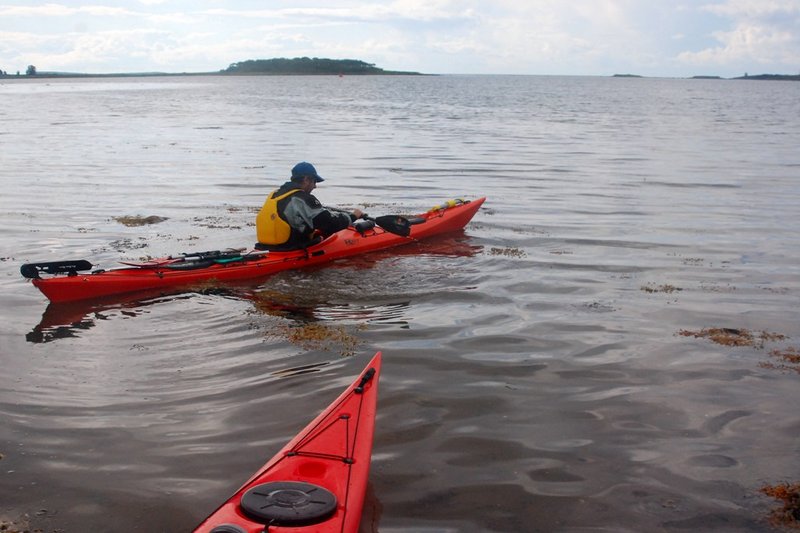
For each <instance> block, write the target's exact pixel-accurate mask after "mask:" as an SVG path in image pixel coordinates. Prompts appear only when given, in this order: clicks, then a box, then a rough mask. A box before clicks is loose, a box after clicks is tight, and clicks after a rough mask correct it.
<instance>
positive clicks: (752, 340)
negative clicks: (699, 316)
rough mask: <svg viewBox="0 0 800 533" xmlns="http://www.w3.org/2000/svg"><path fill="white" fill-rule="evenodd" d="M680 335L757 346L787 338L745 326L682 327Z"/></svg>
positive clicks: (760, 346)
mask: <svg viewBox="0 0 800 533" xmlns="http://www.w3.org/2000/svg"><path fill="white" fill-rule="evenodd" d="M678 335H681V336H683V337H694V338H697V339H701V338H702V339H708V340H710V341H711V342H715V343H717V344H721V345H723V346H753V347H755V348H763V347H764V344H765V343H766V342H774V341H779V340H783V339H785V338H786V335H781V334H780V333H770V332H769V331H761V332H760V333H753V332H752V331H750V330H747V329H744V328H704V329H701V330H699V331H690V330H686V329H682V330H680V331H679V332H678Z"/></svg>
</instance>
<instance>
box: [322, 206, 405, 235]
mask: <svg viewBox="0 0 800 533" xmlns="http://www.w3.org/2000/svg"><path fill="white" fill-rule="evenodd" d="M325 209H328V210H329V211H338V212H339V213H346V214H348V215H349V214H350V211H347V210H346V209H339V208H336V207H326V208H325ZM361 218H362V219H363V220H369V221H371V222H374V223H375V225H376V226H378V227H380V228H382V229H384V230H385V231H388V232H389V233H394V234H395V235H400V236H401V237H408V236H409V235H411V224H412V222H411V221H410V220H408V219H407V218H406V217H402V216H400V215H382V216H379V217H374V218H373V217H370V216H368V215H367V214H366V213H365V214H363V215H361Z"/></svg>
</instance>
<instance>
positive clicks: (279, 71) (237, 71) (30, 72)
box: [0, 57, 422, 79]
mask: <svg viewBox="0 0 800 533" xmlns="http://www.w3.org/2000/svg"><path fill="white" fill-rule="evenodd" d="M219 75H273V76H297V75H305V76H309V75H328V76H331V75H333V76H344V75H347V76H353V75H373V76H374V75H385V76H391V75H395V76H396V75H415V76H421V75H422V74H421V73H419V72H403V71H397V70H383V69H382V68H378V67H376V66H375V64H373V63H367V62H365V61H360V60H358V59H325V58H318V57H314V58H309V57H295V58H293V59H287V58H282V57H281V58H273V59H248V60H247V61H240V62H238V63H232V64H231V65H230V66H228V68H226V69H222V70H218V71H215V72H121V73H116V74H89V73H82V72H50V71H39V70H37V68H36V67H35V66H34V65H28V68H27V70H26V71H25V73H24V74H20V72H19V71H17V73H16V75H14V74H10V73H8V72H5V71H3V70H0V79H1V78H114V77H152V76H219Z"/></svg>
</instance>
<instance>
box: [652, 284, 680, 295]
mask: <svg viewBox="0 0 800 533" xmlns="http://www.w3.org/2000/svg"><path fill="white" fill-rule="evenodd" d="M642 290H643V291H644V292H649V293H653V292H665V293H667V294H672V293H673V292H675V291H682V290H683V289H682V288H680V287H676V286H675V285H669V284H664V285H658V286H655V285H652V284H647V285H644V286H642Z"/></svg>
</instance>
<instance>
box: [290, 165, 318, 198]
mask: <svg viewBox="0 0 800 533" xmlns="http://www.w3.org/2000/svg"><path fill="white" fill-rule="evenodd" d="M292 181H293V182H295V183H297V184H298V185H300V188H301V189H303V190H304V191H306V192H311V191H313V190H314V188H315V187H316V186H317V183H319V182H320V181H325V180H324V179H323V178H322V176H320V175H319V174H317V169H316V168H314V165H312V164H311V163H306V162H305V161H303V162H300V163H297V164H296V165H295V166H294V167H293V168H292Z"/></svg>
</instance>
